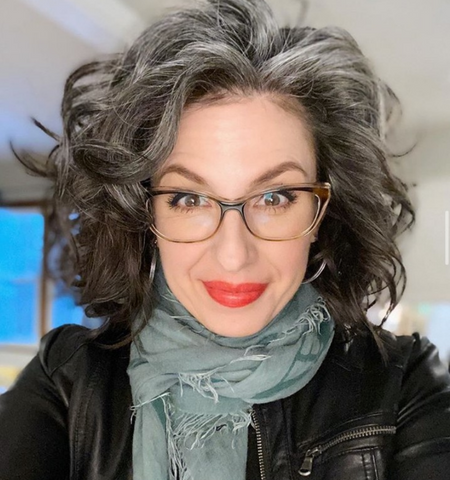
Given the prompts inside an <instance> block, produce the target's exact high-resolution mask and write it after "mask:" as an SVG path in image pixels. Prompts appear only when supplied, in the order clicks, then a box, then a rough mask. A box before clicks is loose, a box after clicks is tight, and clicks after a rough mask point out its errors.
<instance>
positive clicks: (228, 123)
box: [159, 95, 316, 196]
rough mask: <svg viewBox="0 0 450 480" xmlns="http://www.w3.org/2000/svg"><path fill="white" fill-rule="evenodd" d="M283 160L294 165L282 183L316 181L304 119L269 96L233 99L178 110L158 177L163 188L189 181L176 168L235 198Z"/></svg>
mask: <svg viewBox="0 0 450 480" xmlns="http://www.w3.org/2000/svg"><path fill="white" fill-rule="evenodd" d="M287 163H290V164H291V166H293V167H295V165H298V167H299V168H287V169H286V171H284V172H283V173H281V176H280V179H279V180H280V181H281V182H284V183H286V182H288V181H291V182H298V183H301V182H312V181H315V174H316V161H315V154H314V145H313V139H312V135H311V133H310V131H309V128H308V126H307V124H306V122H305V121H304V120H303V119H302V118H301V116H300V115H299V114H297V113H296V112H295V111H294V110H293V109H288V108H284V107H283V106H282V105H281V104H280V102H278V101H275V100H274V99H273V98H270V97H269V96H262V95H261V96H254V97H247V98H233V99H227V100H226V101H225V102H224V101H221V102H219V103H213V104H206V105H195V106H192V107H189V108H187V109H186V110H185V111H184V112H183V115H182V117H181V121H180V125H179V132H178V137H177V141H176V143H175V147H174V149H173V151H172V153H171V155H170V156H169V158H168V159H167V160H166V162H165V163H164V165H163V167H162V169H161V173H160V175H159V179H160V181H161V184H162V185H165V186H169V185H170V184H171V183H172V185H171V186H177V185H176V184H174V182H180V181H181V182H184V183H183V185H181V186H185V184H186V182H191V181H192V179H190V180H189V179H186V178H184V177H183V176H182V175H180V174H179V173H177V172H175V171H174V170H176V168H175V169H174V168H173V167H174V166H175V167H176V166H178V167H182V169H187V170H189V171H190V172H193V173H194V174H195V175H197V176H199V177H201V178H202V179H204V180H205V181H206V183H207V184H208V186H209V187H210V188H211V190H213V191H215V193H218V194H221V195H226V196H236V195H241V194H244V193H245V190H247V188H248V186H249V185H250V184H252V183H253V182H254V180H255V179H256V178H257V177H261V176H263V175H264V173H265V172H267V171H268V170H273V169H274V168H276V167H277V166H279V165H281V164H284V165H286V164H287ZM169 171H171V172H170V173H167V174H165V172H169ZM281 177H282V178H281Z"/></svg>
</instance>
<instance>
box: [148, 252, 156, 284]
mask: <svg viewBox="0 0 450 480" xmlns="http://www.w3.org/2000/svg"><path fill="white" fill-rule="evenodd" d="M157 262H158V250H157V249H156V248H155V250H154V251H153V255H152V261H151V263H150V273H149V274H148V279H149V281H150V283H153V280H154V279H155V272H156V264H157Z"/></svg>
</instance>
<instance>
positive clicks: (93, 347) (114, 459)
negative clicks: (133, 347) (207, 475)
mask: <svg viewBox="0 0 450 480" xmlns="http://www.w3.org/2000/svg"><path fill="white" fill-rule="evenodd" d="M86 333H87V330H86V329H84V328H82V327H78V326H65V327H61V328H59V329H56V330H53V331H52V332H50V333H49V334H47V335H46V336H45V337H44V339H43V341H42V343H41V347H40V351H39V354H38V355H37V356H36V357H35V358H34V359H33V360H32V361H31V363H30V364H29V365H28V366H27V367H26V368H25V370H24V371H23V372H22V374H21V375H20V377H19V378H18V380H17V382H16V383H15V385H14V386H13V387H12V388H11V389H10V390H9V391H8V392H7V393H5V394H4V395H2V396H1V397H0V479H1V480H16V479H17V480H19V479H20V480H64V479H71V480H126V479H131V478H132V476H131V458H132V453H131V444H132V436H133V425H132V423H131V422H130V419H131V411H130V405H131V394H130V385H129V381H128V376H127V373H126V368H127V365H128V352H129V349H128V348H127V347H123V348H121V349H119V350H115V351H108V350H105V349H103V348H100V346H99V345H98V343H96V342H94V343H92V342H87V340H86ZM385 339H386V341H387V342H388V343H389V347H388V348H389V359H388V362H387V366H385V367H384V366H383V364H382V362H381V361H380V357H379V355H378V354H377V353H376V350H375V348H374V347H373V346H372V343H371V341H369V339H364V338H359V337H358V338H354V339H353V340H351V341H348V340H344V337H343V336H342V335H340V334H336V336H335V339H334V341H333V344H332V346H331V349H330V351H329V353H328V355H327V357H326V359H325V361H324V363H323V364H322V366H321V368H320V369H319V371H318V373H317V374H316V375H315V377H314V378H313V380H311V382H310V383H309V384H308V385H307V386H306V387H304V388H303V389H302V390H300V391H299V392H298V393H296V394H294V395H292V396H291V397H288V398H286V399H283V400H280V401H276V402H273V403H269V404H264V405H258V406H255V408H254V423H255V426H256V429H253V428H249V450H248V464H247V479H248V480H257V479H264V480H301V479H302V478H303V477H304V476H309V478H310V479H311V480H363V479H364V480H381V479H389V480H433V479H434V480H444V479H446V480H447V479H449V478H450V376H449V374H448V371H447V369H446V367H445V366H444V365H443V364H442V363H440V362H439V359H438V356H437V352H436V349H435V347H434V346H433V345H432V344H430V343H429V342H428V340H426V339H420V338H419V336H418V335H413V336H407V337H394V336H393V335H390V334H387V333H386V335H385ZM218 455H220V452H218ZM301 473H303V475H301ZM211 479H212V480H213V479H214V472H211ZM230 480H234V479H230Z"/></svg>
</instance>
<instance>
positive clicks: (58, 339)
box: [38, 324, 92, 377]
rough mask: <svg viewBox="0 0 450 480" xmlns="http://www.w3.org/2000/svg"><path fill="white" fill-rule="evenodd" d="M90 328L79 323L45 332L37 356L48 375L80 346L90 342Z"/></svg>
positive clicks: (64, 362)
mask: <svg viewBox="0 0 450 480" xmlns="http://www.w3.org/2000/svg"><path fill="white" fill-rule="evenodd" d="M90 334H91V330H89V329H88V328H86V327H82V326H80V325H71V324H68V325H63V326H61V327H58V328H55V329H53V330H51V331H50V332H48V333H47V334H45V335H44V336H43V337H42V339H41V341H40V344H39V351H38V357H39V360H40V362H41V365H42V367H43V368H44V370H45V371H46V373H47V375H49V376H50V377H51V376H52V375H53V374H54V373H55V371H56V370H58V369H59V368H60V367H61V366H62V365H64V364H66V363H67V362H68V361H69V360H70V359H71V358H72V357H73V356H74V355H75V354H76V353H77V352H78V351H79V350H80V349H81V348H83V347H84V346H86V345H88V344H89V343H91V341H92V338H91V335H90Z"/></svg>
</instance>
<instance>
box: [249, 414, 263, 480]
mask: <svg viewBox="0 0 450 480" xmlns="http://www.w3.org/2000/svg"><path fill="white" fill-rule="evenodd" d="M251 417H252V420H253V425H254V427H255V432H256V448H257V450H258V461H259V473H260V475H261V480H266V479H267V477H266V469H265V466H264V456H263V445H262V435H261V427H260V425H259V421H258V418H257V417H256V413H255V411H254V410H253V409H252V411H251Z"/></svg>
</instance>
